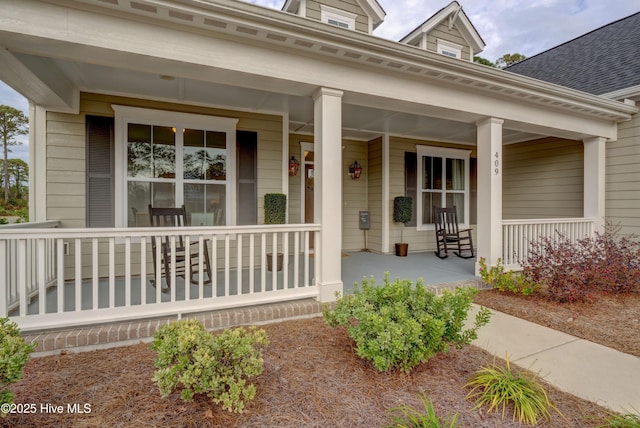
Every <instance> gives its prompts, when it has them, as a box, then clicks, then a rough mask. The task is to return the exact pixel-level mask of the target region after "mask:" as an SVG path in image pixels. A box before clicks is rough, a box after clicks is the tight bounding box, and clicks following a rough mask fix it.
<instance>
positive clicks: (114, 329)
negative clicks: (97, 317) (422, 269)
mask: <svg viewBox="0 0 640 428" xmlns="http://www.w3.org/2000/svg"><path fill="white" fill-rule="evenodd" d="M469 287H474V288H478V289H486V288H490V287H487V286H486V285H485V284H484V283H483V282H482V281H480V280H475V279H474V280H466V281H461V282H455V283H447V284H438V285H430V286H429V288H431V289H433V291H434V292H435V293H436V294H440V293H441V292H442V290H453V289H455V288H469ZM321 314H322V304H321V303H320V302H318V301H317V300H315V299H302V300H295V301H290V302H282V303H273V304H267V305H257V306H250V307H246V308H235V309H225V310H218V311H211V312H200V313H193V314H184V315H183V316H182V318H183V319H184V318H195V319H198V320H200V321H202V323H203V324H204V325H205V327H206V328H207V329H208V330H219V329H224V328H227V327H236V326H241V325H259V324H268V323H272V322H278V321H285V320H291V319H296V318H308V317H314V316H320V315H321ZM177 319H178V318H177V316H170V317H162V318H153V319H145V320H137V321H128V322H119V323H113V324H99V325H91V326H86V327H79V328H68V329H58V330H46V331H36V332H27V333H23V335H22V336H23V337H24V339H25V341H26V342H27V343H31V342H34V341H35V342H37V344H38V346H37V348H36V349H35V351H34V352H33V354H32V356H33V357H39V356H46V355H53V354H58V353H61V352H82V351H92V350H95V349H104V348H111V347H115V346H126V345H132V344H136V343H139V342H150V341H151V340H152V337H153V334H154V333H155V332H156V331H157V330H158V329H159V328H160V327H162V326H164V325H166V324H169V323H171V322H173V321H176V320H177Z"/></svg>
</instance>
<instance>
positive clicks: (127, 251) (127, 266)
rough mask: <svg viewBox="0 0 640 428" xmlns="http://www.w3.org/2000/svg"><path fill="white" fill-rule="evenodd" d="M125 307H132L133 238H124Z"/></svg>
mask: <svg viewBox="0 0 640 428" xmlns="http://www.w3.org/2000/svg"><path fill="white" fill-rule="evenodd" d="M124 305H125V306H131V237H130V236H127V237H126V238H124Z"/></svg>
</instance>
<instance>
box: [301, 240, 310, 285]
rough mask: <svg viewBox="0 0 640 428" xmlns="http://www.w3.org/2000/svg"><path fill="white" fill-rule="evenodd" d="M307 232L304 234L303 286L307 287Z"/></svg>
mask: <svg viewBox="0 0 640 428" xmlns="http://www.w3.org/2000/svg"><path fill="white" fill-rule="evenodd" d="M309 237H310V235H309V232H307V231H305V232H304V284H303V285H304V286H305V287H308V286H309V284H310V282H309Z"/></svg>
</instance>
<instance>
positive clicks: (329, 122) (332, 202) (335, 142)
mask: <svg viewBox="0 0 640 428" xmlns="http://www.w3.org/2000/svg"><path fill="white" fill-rule="evenodd" d="M313 101H314V152H315V154H314V180H313V181H314V200H313V201H314V223H318V224H320V225H322V230H321V231H320V235H319V237H318V238H319V239H317V240H316V242H315V251H316V253H317V254H319V257H318V263H317V264H316V272H315V277H316V285H317V286H318V287H319V292H320V301H321V302H331V301H334V300H335V292H336V291H340V292H342V265H341V263H342V261H341V252H342V91H338V90H334V89H327V88H320V89H318V90H317V91H316V93H315V94H314V95H313Z"/></svg>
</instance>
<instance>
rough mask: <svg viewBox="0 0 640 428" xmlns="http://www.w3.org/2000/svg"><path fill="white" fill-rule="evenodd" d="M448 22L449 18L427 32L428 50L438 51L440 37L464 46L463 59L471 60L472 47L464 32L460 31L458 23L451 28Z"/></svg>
mask: <svg viewBox="0 0 640 428" xmlns="http://www.w3.org/2000/svg"><path fill="white" fill-rule="evenodd" d="M448 22H449V20H448V19H447V20H445V21H443V22H442V23H440V25H438V26H436V28H434V29H433V30H431V31H430V32H429V34H427V50H429V51H433V52H436V51H437V49H438V39H440V40H446V41H448V42H451V43H455V44H457V45H460V46H462V59H464V60H467V61H469V58H471V56H470V55H471V47H470V46H469V43H468V42H467V41H466V40H465V38H464V37H463V36H462V33H460V30H458V28H457V26H456V25H454V26H453V27H451V29H449V25H448Z"/></svg>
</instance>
